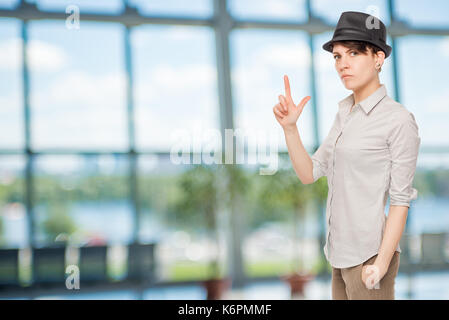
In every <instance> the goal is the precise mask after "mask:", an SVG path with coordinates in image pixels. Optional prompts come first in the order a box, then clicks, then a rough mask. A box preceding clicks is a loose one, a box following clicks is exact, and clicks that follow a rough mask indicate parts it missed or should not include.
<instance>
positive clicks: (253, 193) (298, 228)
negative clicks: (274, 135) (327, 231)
mask: <svg viewBox="0 0 449 320" xmlns="http://www.w3.org/2000/svg"><path fill="white" fill-rule="evenodd" d="M246 167H247V168H246V170H247V171H246V174H247V177H248V178H249V184H248V185H245V188H244V190H245V191H244V201H242V202H241V203H242V206H243V207H242V208H241V210H242V211H243V212H245V213H246V214H245V217H244V218H243V217H242V220H243V219H244V222H245V227H246V229H245V230H244V239H243V243H242V250H243V257H244V259H243V260H244V267H245V272H246V274H247V276H248V277H264V276H281V275H283V274H286V273H288V272H291V271H293V270H294V268H296V267H298V264H297V263H298V260H297V259H298V258H299V257H301V258H302V259H301V261H303V267H304V268H305V269H306V270H309V271H310V270H314V271H317V269H316V268H318V267H320V265H319V261H320V256H319V254H320V250H321V248H320V245H319V234H320V223H319V216H318V214H317V213H318V211H317V209H316V208H315V207H314V206H313V201H312V198H313V195H314V192H311V193H310V194H309V196H306V194H307V193H306V192H307V190H310V188H314V187H316V185H320V184H323V183H324V184H327V182H326V180H320V181H317V182H316V183H315V184H314V185H313V186H312V185H311V186H306V185H303V184H301V183H300V182H299V181H298V178H297V177H296V174H295V172H294V170H293V168H292V166H291V161H290V158H289V157H288V155H286V154H284V155H283V156H282V157H280V168H279V171H278V172H276V174H274V175H260V174H259V173H258V169H259V168H257V166H246ZM298 194H302V195H303V196H301V197H298ZM296 205H298V206H299V205H304V208H303V209H297V210H295V206H296ZM295 213H296V214H295ZM295 271H296V269H295Z"/></svg>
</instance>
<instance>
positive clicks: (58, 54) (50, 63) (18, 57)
mask: <svg viewBox="0 0 449 320" xmlns="http://www.w3.org/2000/svg"><path fill="white" fill-rule="evenodd" d="M28 59H29V67H30V69H31V70H32V71H54V70H59V69H61V68H63V67H64V66H65V65H66V62H67V59H68V57H67V54H66V53H65V51H64V50H63V49H62V48H60V47H58V46H55V45H53V44H50V43H47V42H44V41H40V40H31V41H30V42H29V43H28ZM21 63H22V39H21V38H10V39H8V40H7V41H5V42H3V43H2V44H0V69H4V70H15V69H18V68H20V67H21Z"/></svg>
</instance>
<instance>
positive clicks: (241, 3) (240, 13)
mask: <svg viewBox="0 0 449 320" xmlns="http://www.w3.org/2000/svg"><path fill="white" fill-rule="evenodd" d="M228 8H229V11H230V13H231V14H232V15H233V16H235V17H236V18H238V19H257V20H282V21H283V22H285V21H289V22H292V21H294V22H300V21H305V20H307V10H306V7H305V0H283V1H279V0H228Z"/></svg>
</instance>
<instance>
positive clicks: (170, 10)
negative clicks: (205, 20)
mask: <svg viewBox="0 0 449 320" xmlns="http://www.w3.org/2000/svg"><path fill="white" fill-rule="evenodd" d="M129 3H130V5H131V6H135V7H137V8H138V10H139V12H141V13H142V14H144V15H152V16H153V15H176V16H199V17H209V16H212V13H213V7H212V1H211V0H190V1H185V0H152V1H148V0H129Z"/></svg>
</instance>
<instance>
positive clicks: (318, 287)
mask: <svg viewBox="0 0 449 320" xmlns="http://www.w3.org/2000/svg"><path fill="white" fill-rule="evenodd" d="M409 287H410V288H411V289H412V290H411V292H412V294H411V295H410V296H409V294H408V288H409ZM205 296H206V294H205V291H204V289H203V288H202V287H201V286H199V285H191V286H182V287H165V288H150V289H148V290H146V291H144V293H143V296H142V297H139V296H138V295H137V293H136V292H134V291H131V290H120V291H112V292H111V291H109V292H95V293H83V292H82V288H81V289H80V290H79V292H77V294H75V295H73V294H70V295H69V294H68V295H49V296H39V297H38V298H37V299H88V300H90V299H95V300H102V299H110V300H126V299H139V298H143V299H146V300H147V299H148V300H152V299H157V300H202V299H205ZM290 298H291V297H290V291H289V287H288V285H287V284H286V283H283V282H281V281H272V282H263V283H255V284H250V285H248V286H246V287H245V288H243V289H241V290H235V289H234V290H230V291H229V292H228V293H227V294H226V295H225V296H224V297H223V299H237V300H257V299H260V300H288V299H290ZM12 299H23V297H12ZM293 299H312V300H328V299H331V284H330V281H321V280H315V281H313V282H311V283H309V285H308V286H307V287H306V291H305V296H304V297H293ZM396 299H397V300H409V299H413V300H449V272H447V271H445V272H427V273H417V274H415V275H413V277H411V278H409V277H407V276H406V275H405V274H398V276H397V277H396Z"/></svg>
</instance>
